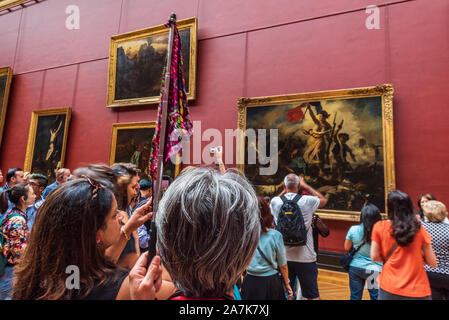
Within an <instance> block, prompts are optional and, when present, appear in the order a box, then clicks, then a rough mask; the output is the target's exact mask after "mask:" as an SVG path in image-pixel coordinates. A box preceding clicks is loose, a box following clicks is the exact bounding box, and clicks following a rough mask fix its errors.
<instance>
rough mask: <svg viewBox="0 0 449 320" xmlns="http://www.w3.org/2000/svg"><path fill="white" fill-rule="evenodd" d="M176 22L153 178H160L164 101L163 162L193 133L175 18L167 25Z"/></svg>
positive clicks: (157, 131)
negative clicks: (168, 83) (159, 162)
mask: <svg viewBox="0 0 449 320" xmlns="http://www.w3.org/2000/svg"><path fill="white" fill-rule="evenodd" d="M171 25H173V27H174V29H173V31H174V34H173V50H172V60H171V65H170V70H166V69H165V70H164V76H163V80H162V88H161V102H160V103H159V108H158V120H157V126H156V128H155V130H154V136H153V140H152V153H151V157H150V161H149V164H148V166H149V175H150V176H151V178H152V179H153V180H155V179H156V177H157V170H158V168H157V166H158V158H159V151H160V148H161V145H160V140H161V130H162V121H163V120H164V121H165V120H166V119H162V104H163V101H164V100H165V98H167V117H168V119H167V131H166V133H165V146H164V155H163V158H164V165H165V164H167V163H168V161H169V160H170V158H171V157H172V156H173V155H176V154H178V153H179V152H181V150H182V138H184V139H189V138H190V136H191V135H192V133H193V124H192V121H191V119H190V112H189V108H188V106H187V92H186V88H185V81H184V67H183V63H184V62H183V59H182V52H181V38H180V37H179V32H178V28H177V27H176V19H175V17H174V16H172V17H171V18H170V20H169V22H168V24H166V27H171ZM167 72H168V74H169V75H170V85H169V86H168V87H167V86H166V83H165V75H166V74H167Z"/></svg>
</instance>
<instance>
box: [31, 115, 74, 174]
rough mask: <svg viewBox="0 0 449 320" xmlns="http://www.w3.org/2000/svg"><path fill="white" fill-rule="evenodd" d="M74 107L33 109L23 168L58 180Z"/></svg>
mask: <svg viewBox="0 0 449 320" xmlns="http://www.w3.org/2000/svg"><path fill="white" fill-rule="evenodd" d="M70 118H71V108H60V109H48V110H37V111H33V113H32V115H31V123H30V131H29V135H28V144H27V151H26V155H25V165H24V170H25V171H28V172H32V173H41V174H43V175H46V176H47V177H48V178H49V180H50V181H54V180H55V172H56V170H58V169H61V168H64V159H65V152H66V147H67V138H68V134H69V124H70Z"/></svg>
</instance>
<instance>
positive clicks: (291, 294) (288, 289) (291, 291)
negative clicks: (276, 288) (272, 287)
mask: <svg viewBox="0 0 449 320" xmlns="http://www.w3.org/2000/svg"><path fill="white" fill-rule="evenodd" d="M285 288H286V289H287V291H288V300H293V290H292V288H291V287H290V284H289V283H286V284H285Z"/></svg>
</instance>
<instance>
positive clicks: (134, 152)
mask: <svg viewBox="0 0 449 320" xmlns="http://www.w3.org/2000/svg"><path fill="white" fill-rule="evenodd" d="M155 128H156V121H150V122H133V123H115V124H113V125H112V138H111V152H110V156H109V165H113V164H114V163H117V162H126V163H132V164H135V165H136V167H137V170H138V172H139V176H140V178H145V179H150V178H148V163H149V161H150V156H151V141H152V139H153V135H154V130H155ZM180 159H181V157H179V156H178V157H177V158H176V163H172V162H169V163H168V164H167V165H166V166H165V167H164V172H163V174H164V175H168V176H170V177H171V178H172V179H174V178H175V177H176V176H177V175H178V174H179V171H180V168H181V162H180ZM150 180H151V179H150Z"/></svg>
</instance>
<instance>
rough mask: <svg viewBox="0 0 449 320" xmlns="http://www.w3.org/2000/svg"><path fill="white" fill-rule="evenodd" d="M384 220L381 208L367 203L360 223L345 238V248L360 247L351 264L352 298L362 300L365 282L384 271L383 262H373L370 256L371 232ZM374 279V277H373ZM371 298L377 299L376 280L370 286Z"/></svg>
mask: <svg viewBox="0 0 449 320" xmlns="http://www.w3.org/2000/svg"><path fill="white" fill-rule="evenodd" d="M380 220H382V216H381V214H380V210H379V208H377V207H376V206H375V205H374V204H367V205H365V206H364V207H363V208H362V210H361V212H360V224H359V225H356V226H352V227H351V228H350V229H349V231H348V234H347V235H346V240H345V244H344V246H345V250H346V251H349V250H350V249H351V248H352V247H353V246H354V247H355V248H357V249H358V251H357V253H356V254H355V255H354V258H353V259H352V261H351V264H350V265H349V289H350V290H351V297H350V299H351V300H362V296H363V288H364V287H365V282H366V281H367V280H369V279H371V278H372V276H373V274H374V275H376V274H378V273H379V272H381V271H382V263H379V262H373V260H371V257H370V249H371V234H372V231H373V226H374V224H375V223H376V222H377V221H380ZM373 280H374V279H373ZM368 292H369V295H370V297H371V300H377V297H378V290H377V288H376V286H374V282H373V283H370V284H369V286H368Z"/></svg>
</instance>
